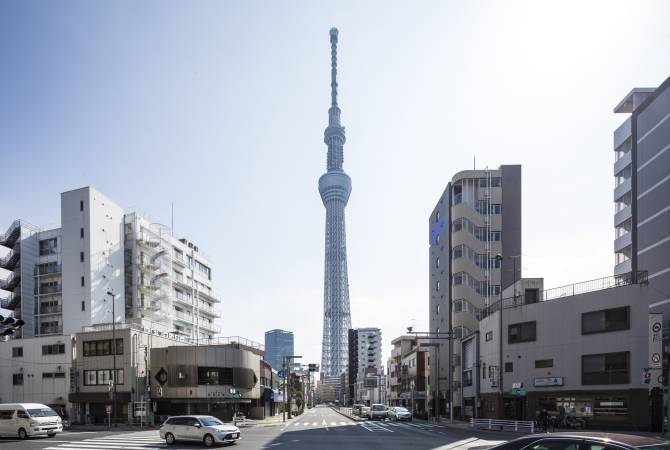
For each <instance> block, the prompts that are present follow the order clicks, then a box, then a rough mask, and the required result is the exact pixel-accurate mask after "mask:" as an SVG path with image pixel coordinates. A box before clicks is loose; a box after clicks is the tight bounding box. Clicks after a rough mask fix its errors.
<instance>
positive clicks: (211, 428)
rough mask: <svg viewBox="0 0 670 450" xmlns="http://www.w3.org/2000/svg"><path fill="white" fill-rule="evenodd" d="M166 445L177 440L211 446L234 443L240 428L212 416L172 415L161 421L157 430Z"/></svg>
mask: <svg viewBox="0 0 670 450" xmlns="http://www.w3.org/2000/svg"><path fill="white" fill-rule="evenodd" d="M159 432H160V436H161V439H165V442H166V443H167V444H168V445H172V444H174V443H175V442H177V441H198V442H202V443H203V444H205V446H207V447H211V446H212V445H214V444H229V443H236V442H237V441H239V440H240V429H239V428H237V427H236V426H234V425H226V424H224V423H223V422H221V421H220V420H219V419H217V418H216V417H212V416H173V417H168V419H167V420H166V421H165V422H163V425H161V428H160V430H159Z"/></svg>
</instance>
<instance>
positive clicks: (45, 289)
mask: <svg viewBox="0 0 670 450" xmlns="http://www.w3.org/2000/svg"><path fill="white" fill-rule="evenodd" d="M61 292H63V286H62V285H60V284H57V285H55V286H39V287H38V286H35V289H34V291H33V293H34V294H35V295H44V294H60V293H61Z"/></svg>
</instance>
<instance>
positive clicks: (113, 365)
mask: <svg viewBox="0 0 670 450" xmlns="http://www.w3.org/2000/svg"><path fill="white" fill-rule="evenodd" d="M107 295H109V296H110V297H112V391H111V392H112V416H113V417H114V426H116V308H115V304H116V296H115V295H114V293H113V292H111V291H107Z"/></svg>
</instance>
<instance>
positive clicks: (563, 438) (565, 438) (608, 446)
mask: <svg viewBox="0 0 670 450" xmlns="http://www.w3.org/2000/svg"><path fill="white" fill-rule="evenodd" d="M493 449H496V450H636V449H642V450H670V442H668V441H665V440H662V439H658V438H655V437H647V436H636V435H632V434H617V433H596V432H593V433H592V432H586V431H584V432H575V433H547V434H535V435H531V436H524V437H520V438H518V439H514V440H513V441H509V442H505V443H504V444H500V445H497V446H495V447H492V448H491V450H493Z"/></svg>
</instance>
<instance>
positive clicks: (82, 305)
mask: <svg viewBox="0 0 670 450" xmlns="http://www.w3.org/2000/svg"><path fill="white" fill-rule="evenodd" d="M81 310H82V311H86V302H85V301H84V300H82V301H81Z"/></svg>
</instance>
